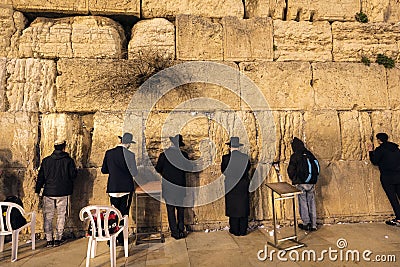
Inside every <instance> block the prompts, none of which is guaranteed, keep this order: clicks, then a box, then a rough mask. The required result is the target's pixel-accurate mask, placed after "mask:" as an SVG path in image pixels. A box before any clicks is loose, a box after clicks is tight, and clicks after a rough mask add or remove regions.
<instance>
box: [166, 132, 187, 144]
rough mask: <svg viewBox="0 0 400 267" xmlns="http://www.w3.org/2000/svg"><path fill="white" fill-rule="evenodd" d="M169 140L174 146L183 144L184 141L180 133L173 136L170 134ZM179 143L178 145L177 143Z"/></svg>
mask: <svg viewBox="0 0 400 267" xmlns="http://www.w3.org/2000/svg"><path fill="white" fill-rule="evenodd" d="M169 140H171V142H172V143H173V144H174V145H175V146H185V143H184V142H183V137H182V135H181V134H177V135H175V136H170V137H169ZM178 144H179V145H178Z"/></svg>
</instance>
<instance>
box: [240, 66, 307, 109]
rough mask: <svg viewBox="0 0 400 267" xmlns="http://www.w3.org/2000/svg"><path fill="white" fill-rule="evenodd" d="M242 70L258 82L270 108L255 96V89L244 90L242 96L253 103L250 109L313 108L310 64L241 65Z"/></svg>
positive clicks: (259, 88) (243, 88)
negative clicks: (250, 99)
mask: <svg viewBox="0 0 400 267" xmlns="http://www.w3.org/2000/svg"><path fill="white" fill-rule="evenodd" d="M239 68H240V71H242V72H243V73H244V74H245V75H246V76H247V77H248V78H250V79H251V80H252V81H253V82H254V83H255V85H256V86H257V87H258V90H259V91H258V92H261V93H262V94H263V95H264V97H265V100H266V102H267V103H268V105H269V107H266V106H265V105H264V103H265V102H264V101H262V99H259V96H257V95H256V94H255V92H254V88H248V87H242V88H241V95H242V97H243V96H244V97H245V98H246V97H248V98H252V99H253V100H254V101H253V102H254V104H252V106H251V107H249V108H250V109H252V110H259V109H261V110H268V109H273V110H274V109H279V110H308V109H311V108H312V107H313V105H314V92H313V90H312V87H311V85H310V80H311V77H312V74H311V68H310V64H309V63H307V62H257V63H240V64H239ZM253 95H254V96H253ZM257 99H258V100H257Z"/></svg>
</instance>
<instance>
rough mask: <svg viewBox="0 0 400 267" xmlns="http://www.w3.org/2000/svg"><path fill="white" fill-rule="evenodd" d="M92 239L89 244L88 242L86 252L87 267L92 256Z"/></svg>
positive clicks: (90, 238)
mask: <svg viewBox="0 0 400 267" xmlns="http://www.w3.org/2000/svg"><path fill="white" fill-rule="evenodd" d="M92 244H93V243H92V237H89V242H88V248H87V251H86V267H89V263H90V255H91V252H92Z"/></svg>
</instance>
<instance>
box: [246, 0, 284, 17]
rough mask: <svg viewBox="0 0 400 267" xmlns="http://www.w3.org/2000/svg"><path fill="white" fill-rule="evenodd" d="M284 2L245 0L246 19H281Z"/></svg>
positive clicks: (281, 0)
mask: <svg viewBox="0 0 400 267" xmlns="http://www.w3.org/2000/svg"><path fill="white" fill-rule="evenodd" d="M285 8H286V1H284V0H246V1H245V9H246V10H245V16H246V18H256V17H272V18H273V19H283V18H284V14H285Z"/></svg>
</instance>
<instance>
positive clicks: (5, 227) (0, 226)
mask: <svg viewBox="0 0 400 267" xmlns="http://www.w3.org/2000/svg"><path fill="white" fill-rule="evenodd" d="M3 207H6V210H5V211H4V212H6V214H7V215H6V223H5V224H4V221H3V218H1V220H0V232H2V233H11V231H12V230H16V229H12V226H11V210H12V209H13V208H16V209H18V210H19V211H20V212H21V214H22V216H25V215H26V213H25V210H24V209H23V208H22V207H21V206H20V205H18V204H15V203H12V202H0V210H1V213H2V217H3Z"/></svg>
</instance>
